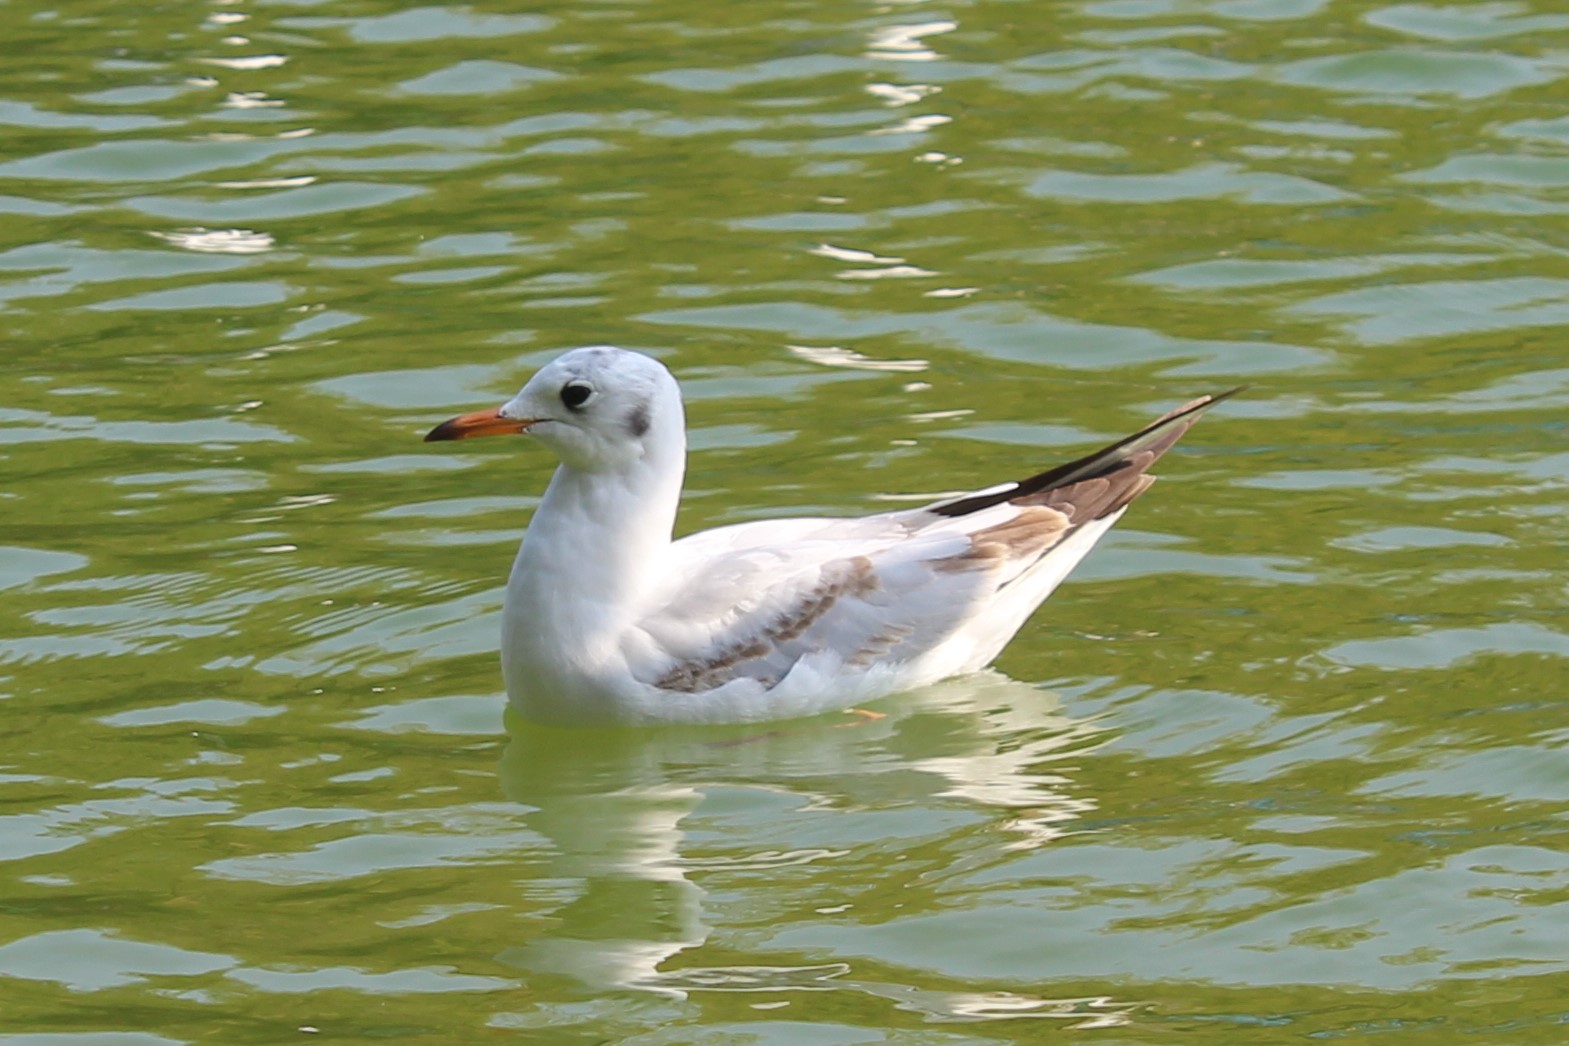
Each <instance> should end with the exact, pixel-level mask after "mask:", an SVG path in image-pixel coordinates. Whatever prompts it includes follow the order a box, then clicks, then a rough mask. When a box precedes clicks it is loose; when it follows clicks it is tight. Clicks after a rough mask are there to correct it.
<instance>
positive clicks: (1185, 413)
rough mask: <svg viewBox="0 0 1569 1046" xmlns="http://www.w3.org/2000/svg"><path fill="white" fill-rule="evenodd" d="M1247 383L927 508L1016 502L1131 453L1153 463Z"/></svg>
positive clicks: (1112, 466) (949, 512) (946, 510)
mask: <svg viewBox="0 0 1569 1046" xmlns="http://www.w3.org/2000/svg"><path fill="white" fill-rule="evenodd" d="M1249 388H1251V386H1249V385H1238V386H1236V387H1235V388H1230V389H1227V390H1226V391H1224V392H1216V393H1211V394H1210V395H1207V396H1200V397H1199V398H1198V399H1195V400H1190V401H1188V402H1187V403H1184V404H1183V405H1182V406H1180V407H1177V408H1176V409H1175V410H1172V411H1170V412H1169V413H1167V414H1164V415H1162V416H1161V417H1159V418H1156V419H1155V420H1154V421H1152V422H1150V423H1149V424H1148V425H1146V426H1144V427H1143V428H1142V429H1139V431H1137V432H1135V433H1133V434H1132V435H1131V436H1125V437H1124V438H1122V439H1120V440H1118V441H1117V442H1115V443H1113V444H1111V445H1110V446H1106V447H1102V448H1101V449H1100V450H1097V451H1095V452H1094V453H1093V454H1086V455H1085V456H1084V457H1082V458H1078V459H1076V460H1074V461H1070V462H1068V463H1067V464H1065V465H1058V466H1057V467H1056V468H1051V469H1047V470H1046V471H1045V472H1041V473H1038V474H1036V475H1034V476H1031V477H1030V478H1029V479H1024V480H1020V481H1019V482H1017V483H1015V484H1013V485H1012V486H1010V487H1008V488H1007V489H1005V490H999V491H997V492H996V493H994V494H972V495H970V496H969V497H962V498H958V499H957V500H954V501H946V502H943V501H940V502H938V503H937V504H935V505H928V506H927V511H928V512H934V513H936V514H937V515H939V516H964V515H968V514H969V513H971V512H978V511H980V510H981V509H983V508H991V507H992V506H993V505H1000V504H1002V503H1003V502H1005V501H1017V500H1018V499H1020V498H1027V497H1030V496H1031V495H1034V494H1040V493H1042V492H1043V491H1049V490H1052V489H1054V488H1056V487H1062V486H1066V485H1068V484H1070V483H1077V482H1079V481H1081V480H1086V479H1093V478H1095V477H1096V476H1102V475H1105V474H1107V473H1109V472H1115V471H1116V470H1118V469H1121V468H1124V467H1126V466H1127V465H1128V459H1129V458H1130V457H1131V456H1132V455H1135V454H1139V453H1149V454H1150V457H1149V460H1148V461H1146V462H1144V463H1143V464H1142V466H1141V468H1147V467H1148V466H1149V465H1151V464H1154V462H1155V460H1156V459H1158V458H1159V457H1160V456H1161V455H1162V454H1164V453H1166V451H1168V450H1170V449H1171V447H1172V445H1173V444H1175V443H1176V442H1177V440H1179V439H1181V438H1182V437H1183V436H1184V435H1185V434H1186V433H1187V431H1188V429H1189V428H1190V427H1191V426H1192V425H1193V423H1194V422H1196V421H1197V420H1198V419H1199V416H1200V415H1202V414H1203V413H1204V412H1205V411H1207V410H1209V409H1210V408H1211V407H1213V406H1215V404H1217V403H1221V402H1223V401H1225V400H1228V399H1230V398H1231V397H1233V396H1235V395H1237V394H1238V393H1241V392H1245V391H1247V390H1248V389H1249Z"/></svg>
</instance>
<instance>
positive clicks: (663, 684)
mask: <svg viewBox="0 0 1569 1046" xmlns="http://www.w3.org/2000/svg"><path fill="white" fill-rule="evenodd" d="M829 567H830V568H835V569H825V570H824V576H823V577H822V578H821V579H820V580H819V581H818V582H817V585H816V587H814V588H813V589H812V591H811V592H809V593H807V596H806V599H805V601H804V602H802V603H800V604H798V605H797V606H796V607H795V608H794V609H792V610H789V611H786V612H785V613H783V614H781V615H780V616H779V617H777V618H775V619H774V620H773V621H772V622H770V623H769V624H768V625H767V626H766V627H765V628H764V629H763V630H762V631H761V632H759V633H758V634H757V635H756V636H754V637H752V638H751V639H747V640H743V641H741V642H739V643H737V644H734V645H732V646H729V647H724V648H721V649H720V650H719V651H718V652H716V653H714V654H711V655H709V656H708V657H706V658H701V659H698V660H695V661H681V662H678V663H676V664H674V665H672V666H671V667H670V669H669V670H668V671H667V672H665V674H664V675H662V676H660V677H659V678H658V679H657V680H655V681H654V686H655V687H656V688H658V689H660V690H676V691H679V692H681V693H687V694H695V693H698V692H700V691H703V690H712V689H713V688H714V687H716V686H720V685H721V684H724V683H728V682H729V681H730V680H732V679H735V678H736V677H737V676H739V675H740V674H741V673H740V666H741V665H742V664H744V663H746V662H748V661H754V660H757V659H758V658H762V657H765V656H767V654H768V652H769V650H770V649H772V647H773V646H775V645H777V644H779V643H786V642H789V641H790V640H792V639H796V638H798V637H799V636H800V635H801V634H802V633H803V632H805V631H806V630H807V629H809V628H811V627H812V626H813V625H814V624H816V623H817V622H818V621H820V620H821V619H822V617H823V615H824V614H826V613H828V611H829V610H831V609H833V605H834V604H835V603H837V602H839V600H840V599H841V598H842V597H844V596H846V595H849V596H862V595H865V594H867V593H868V592H874V591H876V590H877V589H878V588H879V587H880V584H881V583H880V582H879V581H878V580H877V570H876V568H875V567H874V566H873V565H872V561H871V560H870V559H868V558H867V557H866V556H855V557H854V558H852V559H847V560H843V561H841V562H838V563H832V564H829ZM759 682H761V683H763V685H764V686H765V687H770V686H772V685H773V684H774V683H776V682H778V678H777V677H776V676H772V675H770V676H768V677H766V678H761V679H760V680H759Z"/></svg>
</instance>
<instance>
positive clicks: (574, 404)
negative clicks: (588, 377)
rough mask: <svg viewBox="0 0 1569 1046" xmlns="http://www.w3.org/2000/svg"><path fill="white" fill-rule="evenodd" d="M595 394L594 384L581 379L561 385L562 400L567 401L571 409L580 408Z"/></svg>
mask: <svg viewBox="0 0 1569 1046" xmlns="http://www.w3.org/2000/svg"><path fill="white" fill-rule="evenodd" d="M593 394H594V389H593V386H591V385H585V384H583V382H581V381H569V382H567V383H566V384H565V385H563V386H561V402H562V403H565V404H566V405H567V408H568V409H569V410H580V409H581V408H582V406H583V404H585V403H587V402H588V399H589V397H590V396H592V395H593Z"/></svg>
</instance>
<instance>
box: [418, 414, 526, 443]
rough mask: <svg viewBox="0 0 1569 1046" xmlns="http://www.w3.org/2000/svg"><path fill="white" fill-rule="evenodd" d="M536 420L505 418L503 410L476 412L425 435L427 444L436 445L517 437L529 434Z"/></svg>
mask: <svg viewBox="0 0 1569 1046" xmlns="http://www.w3.org/2000/svg"><path fill="white" fill-rule="evenodd" d="M535 420H537V419H534V418H521V419H520V418H504V417H502V416H501V408H500V407H495V408H493V409H491V410H476V411H474V412H473V413H471V414H459V415H458V416H457V417H455V418H453V419H451V420H450V421H443V422H442V423H441V424H440V425H437V426H436V427H435V428H433V429H431V430H430V431H429V432H427V433H425V442H426V443H434V442H436V441H437V440H443V439H469V438H471V437H474V436H504V435H516V434H520V433H524V432H527V431H528V430H529V426H530V425H533V424H534V422H535Z"/></svg>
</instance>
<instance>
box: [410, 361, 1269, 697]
mask: <svg viewBox="0 0 1569 1046" xmlns="http://www.w3.org/2000/svg"><path fill="white" fill-rule="evenodd" d="M1238 391H1240V390H1239V389H1232V390H1230V391H1229V392H1223V393H1220V394H1217V395H1211V396H1201V397H1200V398H1198V399H1196V400H1193V401H1192V402H1190V403H1187V404H1184V405H1183V406H1181V407H1178V408H1177V409H1176V410H1173V411H1171V412H1170V413H1169V414H1166V415H1165V416H1164V417H1161V418H1159V419H1157V420H1156V421H1154V422H1152V423H1151V424H1149V425H1147V426H1145V427H1144V428H1142V429H1140V430H1139V431H1138V432H1135V433H1134V434H1133V435H1131V436H1128V437H1127V438H1125V439H1121V440H1118V441H1117V442H1116V443H1113V444H1111V445H1110V446H1108V447H1105V448H1104V449H1102V450H1097V451H1095V452H1094V453H1093V454H1089V455H1087V456H1085V457H1082V458H1079V459H1078V460H1076V461H1070V462H1068V463H1067V464H1065V465H1059V466H1057V467H1056V468H1051V469H1047V470H1046V471H1045V472H1041V473H1038V474H1036V475H1033V476H1030V477H1029V478H1028V479H1022V480H1018V481H1016V482H1011V483H1001V484H998V485H996V486H992V487H987V488H985V489H983V490H977V491H974V492H973V493H968V494H962V495H958V496H954V497H947V498H943V499H941V500H939V501H935V502H933V503H931V504H929V505H926V506H924V507H922V508H913V509H903V510H899V511H894V512H884V513H879V514H876V515H871V516H860V517H852V518H823V517H801V518H796V519H767V520H758V521H754V522H748V523H738V524H734V525H732V526H724V527H718V528H716V529H713V530H705V531H701V532H699V533H696V534H690V535H688V536H686V537H684V538H681V539H680V540H679V541H676V540H672V534H673V531H674V527H675V519H676V510H677V508H678V507H679V505H680V501H681V484H682V479H683V477H684V475H685V472H686V422H685V416H684V412H683V409H682V403H681V389H680V386H679V385H678V384H677V383H676V379H675V377H674V376H673V375H672V374H671V373H670V371H669V370H668V369H667V368H666V367H665V365H664V364H663V363H660V362H659V361H658V360H656V359H654V358H652V357H650V356H645V355H643V354H641V353H637V352H631V351H628V350H625V349H617V348H611V347H608V346H593V347H589V348H581V349H574V350H572V351H571V352H568V353H566V354H565V355H563V356H560V357H558V358H557V359H555V360H554V361H552V362H551V363H549V364H547V365H546V366H545V367H543V368H541V369H540V370H539V371H538V372H537V373H536V374H535V375H534V376H533V377H532V378H531V379H530V380H529V381H528V383H527V384H526V385H524V386H523V388H522V390H521V391H520V392H519V393H518V394H517V395H516V396H514V397H512V399H510V400H508V401H507V402H506V403H504V404H502V405H501V406H500V407H497V408H493V409H489V410H479V411H474V412H473V413H469V414H463V415H460V416H458V417H455V418H452V419H451V420H449V421H446V422H443V423H442V424H440V425H438V426H436V427H435V428H434V429H432V430H431V431H430V432H429V433H428V434H427V435H426V436H425V440H426V441H427V442H430V441H436V440H458V439H468V438H470V437H474V436H494V435H505V434H527V435H529V436H532V437H534V438H535V439H537V440H538V441H539V442H541V443H543V444H545V446H547V447H549V448H550V449H551V450H552V451H554V452H555V454H556V456H557V457H558V458H560V465H559V466H558V467H557V468H556V471H555V474H554V475H553V476H552V477H551V479H550V484H549V486H547V487H546V489H545V496H544V498H543V499H542V500H541V501H540V503H539V507H538V509H537V510H536V511H535V513H534V518H533V520H532V522H531V523H530V524H529V527H528V531H527V534H526V536H525V538H524V541H523V544H522V547H521V548H520V549H519V550H518V554H517V559H516V560H515V561H514V563H513V565H512V573H511V576H510V577H509V578H508V580H507V588H506V597H505V600H504V604H503V610H502V636H501V639H502V642H501V667H502V675H503V677H504V678H505V681H506V688H507V696H508V699H509V701H510V702H511V703H512V705H513V706H514V707H515V708H517V710H518V711H520V712H521V713H522V714H523V715H524V716H525V717H527V718H529V719H533V720H536V721H540V722H545V723H552V724H558V725H580V726H590V725H621V724H628V725H630V724H638V725H656V724H682V723H684V724H700V723H739V722H759V721H764V720H774V719H790V718H796V717H800V716H810V715H817V714H820V713H823V712H828V711H834V710H843V709H851V708H854V707H855V706H857V705H860V704H862V703H864V702H868V701H872V700H875V699H877V698H880V697H884V696H886V695H888V694H892V693H896V692H899V691H904V690H911V689H914V688H916V687H921V686H925V685H927V684H930V683H935V682H937V681H938V680H940V679H944V678H946V677H948V676H953V675H959V674H962V673H966V672H974V671H978V670H980V669H982V668H984V667H985V666H986V665H988V664H989V663H990V662H991V661H992V660H993V659H994V658H996V657H997V655H998V654H999V653H1000V652H1001V651H1002V648H1003V647H1004V646H1005V645H1006V644H1007V643H1008V641H1009V640H1010V639H1012V638H1013V636H1014V634H1015V633H1016V632H1018V630H1019V629H1020V628H1021V627H1022V626H1023V624H1024V622H1025V619H1026V618H1028V617H1029V616H1030V614H1031V613H1032V612H1033V611H1034V610H1035V608H1036V607H1038V606H1039V605H1040V604H1041V603H1042V602H1043V601H1044V600H1045V599H1046V597H1047V596H1049V595H1050V594H1051V593H1052V590H1053V589H1055V588H1056V587H1057V585H1058V584H1059V583H1060V582H1061V581H1062V580H1063V578H1065V577H1066V576H1067V575H1068V572H1069V571H1070V570H1072V569H1073V567H1074V566H1075V565H1076V564H1077V563H1078V562H1079V560H1081V559H1083V558H1084V556H1085V555H1086V554H1087V553H1088V552H1089V551H1090V549H1091V548H1092V547H1093V546H1094V545H1095V542H1097V541H1099V540H1100V538H1101V536H1102V535H1104V534H1105V533H1106V531H1107V530H1109V529H1110V528H1111V527H1112V525H1113V524H1114V523H1116V522H1117V520H1118V519H1120V518H1122V514H1123V513H1124V512H1125V511H1127V508H1128V505H1129V504H1130V503H1131V502H1132V501H1133V500H1134V499H1135V498H1137V497H1138V496H1139V495H1140V494H1142V493H1144V492H1145V491H1146V490H1148V489H1149V487H1150V485H1151V484H1152V483H1154V481H1155V477H1153V476H1151V475H1150V474H1149V472H1148V470H1149V467H1150V466H1151V465H1152V464H1154V462H1155V461H1156V459H1157V458H1159V457H1160V456H1161V455H1162V454H1164V453H1165V452H1166V451H1167V450H1169V449H1171V447H1172V445H1173V444H1175V443H1176V442H1177V440H1178V439H1180V438H1181V437H1182V436H1183V434H1184V433H1186V432H1187V430H1188V429H1189V428H1190V427H1191V426H1192V425H1193V423H1194V422H1195V421H1197V420H1198V418H1199V416H1200V415H1201V414H1203V413H1204V412H1205V411H1206V410H1208V409H1209V408H1210V407H1212V406H1214V405H1215V404H1216V403H1219V402H1220V401H1221V400H1224V399H1225V398H1227V397H1228V396H1231V395H1234V394H1235V393H1236V392H1238Z"/></svg>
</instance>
